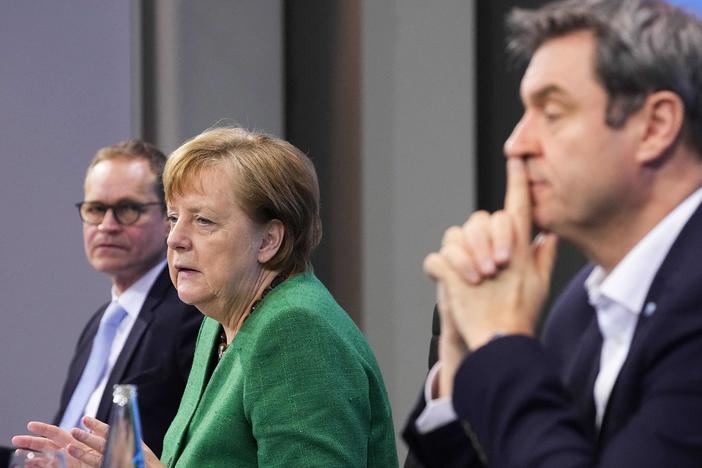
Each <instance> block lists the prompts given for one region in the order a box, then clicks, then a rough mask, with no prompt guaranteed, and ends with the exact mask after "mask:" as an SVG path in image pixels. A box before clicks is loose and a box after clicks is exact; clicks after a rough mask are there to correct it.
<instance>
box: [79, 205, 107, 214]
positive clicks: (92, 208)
mask: <svg viewBox="0 0 702 468" xmlns="http://www.w3.org/2000/svg"><path fill="white" fill-rule="evenodd" d="M83 209H84V210H85V211H86V212H88V213H90V214H105V212H106V211H107V207H106V206H105V205H85V207H84V208H83Z"/></svg>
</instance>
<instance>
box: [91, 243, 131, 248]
mask: <svg viewBox="0 0 702 468" xmlns="http://www.w3.org/2000/svg"><path fill="white" fill-rule="evenodd" d="M93 249H121V250H126V249H127V247H126V246H124V245H120V244H112V243H110V242H101V243H99V244H95V245H93Z"/></svg>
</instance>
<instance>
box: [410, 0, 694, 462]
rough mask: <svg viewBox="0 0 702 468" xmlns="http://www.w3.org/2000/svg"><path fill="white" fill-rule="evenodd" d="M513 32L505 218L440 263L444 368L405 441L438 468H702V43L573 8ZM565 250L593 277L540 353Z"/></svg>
mask: <svg viewBox="0 0 702 468" xmlns="http://www.w3.org/2000/svg"><path fill="white" fill-rule="evenodd" d="M509 27H510V29H511V31H512V35H511V37H510V41H509V49H510V50H511V51H512V53H514V54H515V55H516V56H517V57H518V58H523V59H525V61H527V62H528V66H527V68H526V71H525V73H524V76H523V78H522V83H521V89H520V94H521V97H522V101H523V103H524V108H525V112H524V115H523V116H522V118H521V120H520V121H519V123H518V124H517V126H516V127H515V129H514V131H513V132H512V135H511V136H510V138H509V139H508V140H507V142H506V144H505V153H506V155H507V159H508V161H507V172H508V183H507V195H506V197H505V209H504V210H502V211H498V212H496V213H493V214H488V213H485V212H477V213H474V214H473V215H472V216H471V217H470V218H469V220H468V221H467V222H466V223H465V224H464V225H463V226H461V227H453V228H450V229H449V230H447V232H446V234H445V236H444V240H443V243H442V248H441V250H440V251H439V252H437V253H434V254H430V255H429V256H428V257H427V259H426V260H425V264H424V267H425V270H426V272H427V274H429V275H430V276H431V277H432V278H433V279H434V280H436V281H437V298H438V308H439V311H440V314H441V322H442V323H441V325H442V330H441V335H440V338H439V363H438V364H437V365H436V366H434V368H432V371H431V372H430V374H429V377H428V379H427V384H426V387H425V390H424V397H423V398H422V400H421V402H420V404H419V406H418V407H417V408H416V409H415V411H414V412H413V414H412V416H411V418H410V421H409V423H408V425H407V427H406V429H405V433H404V437H405V439H406V440H407V441H408V443H409V444H410V447H411V449H412V451H413V453H415V455H416V456H417V458H419V459H420V460H421V461H422V462H423V463H424V464H425V465H426V466H428V467H429V466H482V465H485V466H490V467H558V468H561V467H571V466H572V467H575V466H577V467H584V466H603V467H661V466H675V467H699V466H702V418H701V417H700V415H702V366H700V365H697V361H698V360H699V359H700V356H702V293H700V284H702V269H701V268H699V265H698V264H697V262H698V258H699V255H700V254H702V242H701V241H700V239H702V208H701V207H700V204H701V202H702V189H701V188H700V187H702V137H701V135H702V120H701V119H702V24H701V23H700V21H699V20H698V19H697V18H694V17H693V16H691V15H688V14H686V13H684V12H683V11H681V10H679V9H677V8H675V7H672V6H670V5H669V4H667V3H665V2H663V1H658V0H567V1H561V2H557V3H551V4H548V5H547V6H545V7H542V8H540V9H538V10H535V11H524V10H516V11H514V12H513V13H512V14H511V16H510V18H509ZM533 226H536V227H537V228H538V229H540V230H541V232H542V234H540V235H539V236H537V238H536V240H535V241H533V242H532V241H531V232H532V228H533ZM556 236H561V237H563V238H565V239H568V240H569V241H571V242H572V243H573V244H575V245H576V246H578V247H579V249H580V250H582V252H583V253H585V254H586V255H587V257H588V258H589V259H590V260H591V262H592V264H591V265H589V266H588V267H586V268H585V269H584V270H583V271H581V272H580V273H579V274H578V275H577V276H576V277H575V278H574V280H573V281H572V282H571V283H570V285H569V286H568V287H567V288H566V290H565V292H564V293H563V294H562V295H561V297H560V298H559V300H558V301H557V302H556V303H555V305H554V307H553V309H552V311H551V313H550V315H549V319H548V322H547V324H546V326H545V334H544V339H543V341H542V342H540V341H537V340H536V339H535V338H533V336H534V333H535V331H534V330H535V325H536V322H537V319H538V316H539V312H540V308H541V306H542V304H543V301H544V298H545V296H546V294H547V291H548V288H549V282H550V277H551V270H552V267H553V260H554V258H555V249H556Z"/></svg>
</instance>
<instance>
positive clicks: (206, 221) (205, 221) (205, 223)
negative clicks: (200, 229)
mask: <svg viewBox="0 0 702 468" xmlns="http://www.w3.org/2000/svg"><path fill="white" fill-rule="evenodd" d="M195 222H196V223H197V224H199V225H200V226H210V225H211V224H213V223H212V221H210V220H209V219H207V218H203V217H202V216H198V217H197V218H195Z"/></svg>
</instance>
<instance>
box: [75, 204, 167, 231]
mask: <svg viewBox="0 0 702 468" xmlns="http://www.w3.org/2000/svg"><path fill="white" fill-rule="evenodd" d="M156 205H160V206H163V204H162V203H161V202H151V203H136V202H123V203H116V204H114V205H109V204H107V203H102V202H86V201H84V202H80V203H76V207H77V208H78V214H79V215H80V219H81V220H83V222H84V223H88V224H100V223H102V220H103V219H104V218H105V214H107V210H112V216H114V217H115V221H117V223H119V224H122V225H126V226H128V225H130V224H134V223H136V222H137V221H138V220H139V217H140V216H141V215H142V213H144V212H145V211H146V210H147V208H148V207H149V206H156Z"/></svg>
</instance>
